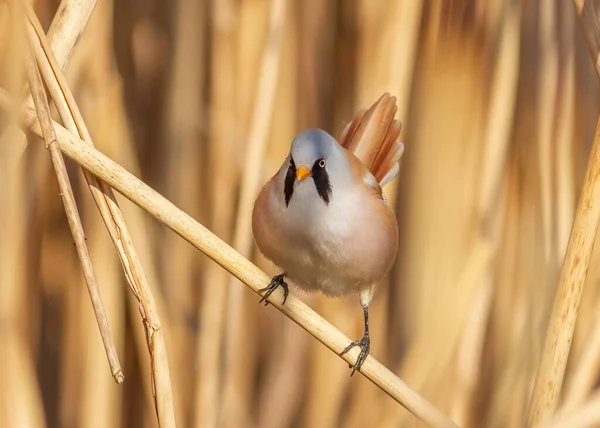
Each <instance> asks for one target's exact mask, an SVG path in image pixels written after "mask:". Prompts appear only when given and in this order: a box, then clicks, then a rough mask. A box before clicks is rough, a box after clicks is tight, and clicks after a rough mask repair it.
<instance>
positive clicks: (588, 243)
mask: <svg viewBox="0 0 600 428" xmlns="http://www.w3.org/2000/svg"><path fill="white" fill-rule="evenodd" d="M575 5H576V7H577V10H578V13H579V14H580V17H581V19H582V24H583V27H584V32H585V34H586V38H587V40H588V44H589V48H590V51H591V53H592V57H594V58H598V57H599V55H600V25H599V24H598V20H597V18H596V15H595V14H591V13H592V12H593V8H592V9H591V10H590V9H589V8H590V7H592V6H591V5H589V2H585V1H577V0H576V1H575ZM599 65H600V63H599V62H598V61H596V63H595V66H596V70H597V71H599V72H600V68H599ZM599 77H600V73H599ZM599 174H600V118H599V122H598V123H597V126H596V134H595V136H594V142H593V145H592V149H591V152H590V156H589V160H588V166H587V170H586V174H585V178H584V183H583V187H582V189H581V196H580V199H579V202H578V204H577V210H576V212H575V220H574V222H573V228H572V230H571V235H570V237H569V244H568V246H567V251H566V254H565V261H564V264H563V267H562V271H561V276H560V281H559V284H558V289H557V292H556V297H555V300H554V305H553V308H552V313H551V316H550V323H549V326H548V331H547V334H546V340H545V343H544V350H543V354H542V360H541V363H540V366H539V369H538V374H537V377H536V380H535V385H534V389H533V395H532V399H531V403H530V407H529V413H528V416H527V426H532V425H535V424H536V423H539V422H541V421H543V420H544V419H546V418H547V417H549V416H551V415H552V414H553V412H554V409H555V408H556V405H557V402H558V398H559V394H560V391H561V387H562V382H563V376H564V372H565V368H566V365H567V359H568V357H569V350H570V348H571V342H572V339H573V332H574V329H575V321H576V320H577V313H578V310H579V303H580V301H581V295H582V293H583V286H584V282H585V278H586V275H587V270H588V267H589V262H590V257H591V254H592V249H593V247H594V243H595V238H596V232H597V230H598V221H600V177H599Z"/></svg>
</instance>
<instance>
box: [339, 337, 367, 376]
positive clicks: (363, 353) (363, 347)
mask: <svg viewBox="0 0 600 428" xmlns="http://www.w3.org/2000/svg"><path fill="white" fill-rule="evenodd" d="M355 346H358V347H359V348H360V354H358V358H357V359H356V363H354V366H353V365H352V364H350V365H349V367H350V368H352V373H350V376H352V375H354V372H355V371H356V370H359V371H360V368H361V367H362V365H363V363H364V362H365V360H366V359H367V356H368V355H369V352H370V351H371V339H370V338H369V336H365V337H363V338H362V339H360V340H354V341H353V342H351V343H350V345H348V346H346V349H344V350H343V351H342V353H341V354H340V356H342V355H344V354H345V353H346V352H348V351H349V350H350V349H352V348H354V347H355Z"/></svg>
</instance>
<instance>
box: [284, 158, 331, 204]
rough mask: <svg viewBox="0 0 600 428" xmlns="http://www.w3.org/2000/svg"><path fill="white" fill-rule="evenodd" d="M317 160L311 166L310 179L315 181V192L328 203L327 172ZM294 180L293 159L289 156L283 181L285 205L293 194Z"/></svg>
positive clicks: (329, 185) (329, 192)
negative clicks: (288, 163)
mask: <svg viewBox="0 0 600 428" xmlns="http://www.w3.org/2000/svg"><path fill="white" fill-rule="evenodd" d="M319 161H320V159H319V160H317V161H316V162H315V164H314V165H313V167H312V170H311V172H312V174H311V175H312V179H313V181H314V183H315V187H316V188H317V193H318V194H319V197H320V198H321V199H323V201H324V202H325V203H326V204H327V205H329V202H330V200H331V193H332V190H331V183H330V182H329V174H328V173H327V170H326V169H325V168H324V167H321V166H319ZM295 182H296V164H295V163H294V159H292V158H290V165H289V167H288V170H287V172H286V174H285V182H284V187H283V195H284V196H285V206H286V207H287V206H289V205H290V200H291V199H292V195H293V194H294V183H295Z"/></svg>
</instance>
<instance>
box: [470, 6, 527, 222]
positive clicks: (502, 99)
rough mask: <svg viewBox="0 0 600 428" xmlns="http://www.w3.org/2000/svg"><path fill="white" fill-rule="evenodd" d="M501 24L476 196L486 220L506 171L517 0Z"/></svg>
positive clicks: (515, 80)
mask: <svg viewBox="0 0 600 428" xmlns="http://www.w3.org/2000/svg"><path fill="white" fill-rule="evenodd" d="M501 25H502V27H501V30H500V40H499V47H498V57H497V62H496V67H495V68H494V72H493V75H492V84H491V93H490V106H489V114H488V118H487V127H486V129H485V142H486V144H485V147H484V149H483V150H484V151H483V156H482V165H483V166H482V169H481V172H482V175H481V187H480V193H479V200H478V202H479V211H480V215H482V216H483V217H484V219H485V220H488V221H489V219H488V217H489V216H490V215H493V214H494V213H495V211H494V207H495V203H494V202H495V200H496V196H497V195H498V189H499V187H500V184H501V181H502V178H503V176H504V175H505V172H506V158H507V155H508V148H509V142H510V134H511V131H512V125H513V115H514V107H515V102H516V99H517V86H518V85H517V83H518V80H519V52H520V41H521V7H520V6H519V4H518V3H514V4H512V5H510V6H508V9H507V11H506V15H505V17H504V19H503V20H502V24H501ZM484 226H485V225H484Z"/></svg>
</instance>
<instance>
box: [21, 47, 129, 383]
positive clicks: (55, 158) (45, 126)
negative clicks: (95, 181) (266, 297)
mask: <svg viewBox="0 0 600 428" xmlns="http://www.w3.org/2000/svg"><path fill="white" fill-rule="evenodd" d="M30 43H31V44H32V45H33V42H32V41H31V40H30ZM32 50H33V47H32ZM27 72H28V79H29V85H30V88H31V94H32V97H33V102H34V104H35V107H36V111H37V114H38V118H39V122H40V124H41V129H42V134H43V135H42V137H43V139H44V141H45V143H46V148H47V149H48V150H49V151H50V157H51V158H52V166H53V167H54V173H55V174H56V179H57V181H58V187H59V189H60V194H61V197H62V200H63V204H64V207H65V213H66V215H67V219H68V222H69V228H70V229H71V234H72V235H73V239H74V241H75V247H76V249H77V255H78V256H79V261H80V262H81V268H82V270H83V274H84V277H85V283H86V285H87V287H88V293H89V295H90V300H91V302H92V307H93V309H94V314H95V316H96V322H97V323H98V329H99V330H100V335H101V336H102V342H103V343H104V350H105V351H106V357H107V358H108V363H109V365H110V369H111V373H112V376H113V377H114V379H115V381H116V382H117V383H123V370H122V368H121V363H120V362H119V357H118V355H117V350H116V349H115V344H114V341H113V338H112V335H111V333H110V327H109V325H108V319H107V317H106V311H105V310H104V305H103V303H102V297H101V295H100V289H99V288H98V283H97V281H96V277H95V275H94V269H93V266H92V261H91V259H90V255H89V252H88V248H87V244H86V242H85V240H86V237H85V234H84V232H83V225H82V224H81V218H80V217H79V212H78V210H77V205H76V203H75V196H74V195H73V189H72V188H71V183H70V181H69V176H68V174H67V168H66V166H65V162H64V159H63V157H62V154H61V152H60V149H59V147H58V144H57V143H56V135H55V134H54V128H53V126H52V117H51V114H50V106H49V104H48V98H47V97H46V91H45V90H44V86H43V83H42V76H41V75H40V72H39V70H38V67H37V65H36V63H35V60H34V56H33V52H32V53H31V55H30V62H29V64H28V66H27Z"/></svg>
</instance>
